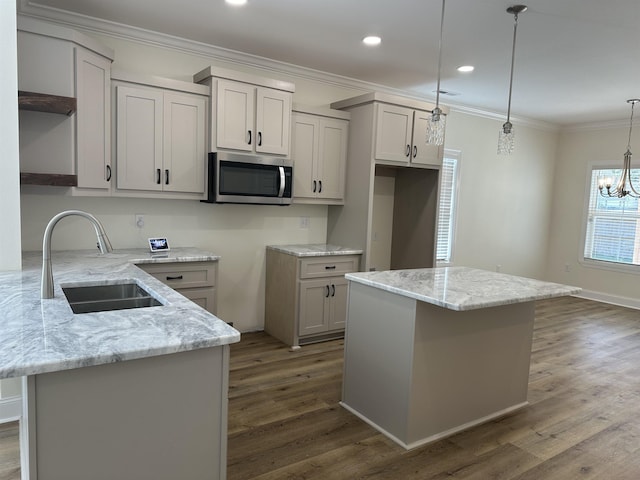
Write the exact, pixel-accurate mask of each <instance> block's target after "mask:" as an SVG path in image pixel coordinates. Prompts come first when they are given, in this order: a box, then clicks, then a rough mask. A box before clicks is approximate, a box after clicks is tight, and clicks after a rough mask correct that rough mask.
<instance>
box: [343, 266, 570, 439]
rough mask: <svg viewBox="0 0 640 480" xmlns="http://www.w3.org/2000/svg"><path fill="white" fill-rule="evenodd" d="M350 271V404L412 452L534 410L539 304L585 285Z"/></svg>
mask: <svg viewBox="0 0 640 480" xmlns="http://www.w3.org/2000/svg"><path fill="white" fill-rule="evenodd" d="M345 277H346V279H347V280H348V281H349V303H348V312H347V326H346V333H345V358H344V379H343V394H342V405H343V406H344V407H345V408H346V409H347V410H349V411H351V412H352V413H354V414H355V415H357V416H358V417H360V418H361V419H363V420H364V421H366V422H367V423H369V424H370V425H372V426H373V427H375V428H377V429H378V430H379V431H381V432H382V433H384V434H385V435H387V436H388V437H389V438H391V439H392V440H394V441H395V442H396V443H398V444H400V445H401V446H403V447H404V448H406V449H410V448H414V447H417V446H420V445H423V444H425V443H429V442H432V441H435V440H438V439H440V438H443V437H445V436H448V435H451V434H453V433H455V432H457V431H460V430H463V429H466V428H469V427H471V426H474V425H477V424H479V423H482V422H486V421H488V420H490V419H492V418H496V417H499V416H502V415H505V414H507V413H510V412H513V411H515V410H517V409H519V408H522V407H524V406H526V405H527V386H528V379H529V361H530V356H531V340H532V336H533V321H534V301H535V300H539V299H543V298H552V297H559V296H564V295H572V294H575V293H578V292H579V291H580V290H581V289H579V288H575V287H570V286H566V285H560V284H556V283H549V282H541V281H537V280H532V279H528V278H523V277H517V276H513V275H506V274H501V273H495V272H489V271H484V270H478V269H472V268H466V267H442V268H429V269H416V270H393V271H381V272H361V273H349V274H347V275H345Z"/></svg>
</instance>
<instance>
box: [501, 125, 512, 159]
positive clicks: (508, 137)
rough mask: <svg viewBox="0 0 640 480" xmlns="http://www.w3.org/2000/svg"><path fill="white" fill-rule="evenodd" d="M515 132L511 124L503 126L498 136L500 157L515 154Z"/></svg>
mask: <svg viewBox="0 0 640 480" xmlns="http://www.w3.org/2000/svg"><path fill="white" fill-rule="evenodd" d="M514 136H515V132H514V131H513V125H511V122H506V123H505V124H504V125H502V129H500V133H499V135H498V155H511V154H512V153H513V140H514V138H513V137H514Z"/></svg>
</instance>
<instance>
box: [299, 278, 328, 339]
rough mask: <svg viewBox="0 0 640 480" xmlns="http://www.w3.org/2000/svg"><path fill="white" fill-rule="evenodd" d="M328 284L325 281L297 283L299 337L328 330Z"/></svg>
mask: <svg viewBox="0 0 640 480" xmlns="http://www.w3.org/2000/svg"><path fill="white" fill-rule="evenodd" d="M330 283H331V282H330V281H327V279H319V280H305V281H303V282H298V285H299V289H300V296H299V298H300V301H299V308H300V311H299V312H298V319H299V320H298V335H299V336H301V337H302V336H304V335H311V334H314V333H322V332H326V331H327V329H328V328H329V308H328V305H329V303H330V299H331V287H330V286H329V284H330Z"/></svg>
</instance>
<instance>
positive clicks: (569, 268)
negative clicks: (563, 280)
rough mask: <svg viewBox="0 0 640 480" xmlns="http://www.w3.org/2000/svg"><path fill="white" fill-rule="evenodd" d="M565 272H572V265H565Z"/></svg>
mask: <svg viewBox="0 0 640 480" xmlns="http://www.w3.org/2000/svg"><path fill="white" fill-rule="evenodd" d="M564 271H565V272H567V273H568V272H570V271H571V265H569V264H568V263H565V264H564Z"/></svg>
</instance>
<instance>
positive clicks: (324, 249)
mask: <svg viewBox="0 0 640 480" xmlns="http://www.w3.org/2000/svg"><path fill="white" fill-rule="evenodd" d="M267 248H269V249H271V250H276V251H278V252H282V253H286V254H288V255H293V256H295V257H324V256H330V255H361V254H362V250H359V249H357V248H347V247H340V246H338V245H329V244H324V243H318V244H300V245H268V246H267Z"/></svg>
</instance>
